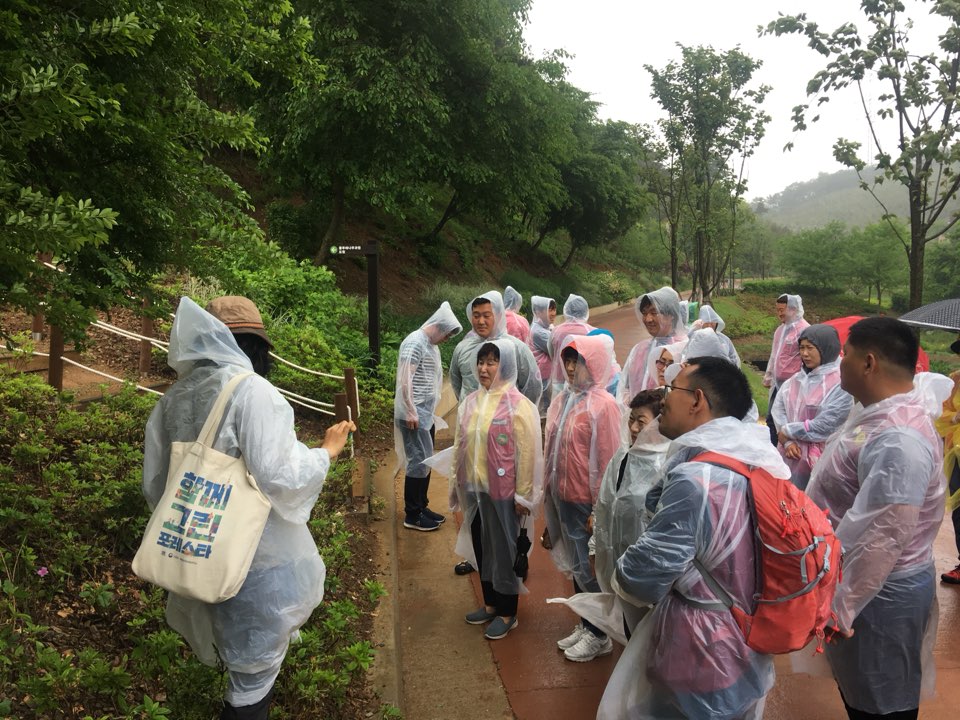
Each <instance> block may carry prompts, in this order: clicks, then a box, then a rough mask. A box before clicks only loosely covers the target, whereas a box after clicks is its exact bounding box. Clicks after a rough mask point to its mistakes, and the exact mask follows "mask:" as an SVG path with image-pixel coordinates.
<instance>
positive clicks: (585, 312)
mask: <svg viewBox="0 0 960 720" xmlns="http://www.w3.org/2000/svg"><path fill="white" fill-rule="evenodd" d="M589 318H590V305H589V304H588V303H587V301H586V300H585V299H584V298H582V297H580V296H579V295H570V297H568V298H567V301H566V302H565V303H564V304H563V322H562V323H560V324H559V325H557V326H556V327H554V328H553V337H552V338H551V340H550V343H551V346H552V348H553V352H552V353H551V356H552V358H553V371H552V373H551V376H550V379H551V381H552V383H551V384H552V386H553V394H554V395H556V394H557V393H559V392H560V390H561V389H562V388H563V385H564V383H565V382H566V381H567V373H566V371H565V370H564V369H563V361H562V360H561V359H560V351H561V350H562V349H563V348H565V347H566V341H567V338H569V337H572V336H574V335H586V334H587V333H589V332H590V331H591V330H593V325H591V324H590V323H588V322H587V320H588V319H589Z"/></svg>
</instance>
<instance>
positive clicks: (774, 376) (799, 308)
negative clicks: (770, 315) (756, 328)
mask: <svg viewBox="0 0 960 720" xmlns="http://www.w3.org/2000/svg"><path fill="white" fill-rule="evenodd" d="M808 327H810V323H808V322H807V321H806V320H804V319H803V299H802V298H801V297H800V296H799V295H787V314H786V317H785V318H784V320H783V322H782V323H781V324H780V325H779V326H778V327H777V329H776V330H774V332H773V345H772V347H771V350H770V359H769V360H768V361H767V371H766V372H765V373H764V375H763V384H764V386H765V387H768V388H775V387H776V388H778V387H780V386H781V385H782V384H783V383H785V382H786V381H787V380H789V379H790V378H792V377H793V376H794V375H795V374H796V373H798V372H799V371H800V333H802V332H803V331H804V330H805V329H806V328H808Z"/></svg>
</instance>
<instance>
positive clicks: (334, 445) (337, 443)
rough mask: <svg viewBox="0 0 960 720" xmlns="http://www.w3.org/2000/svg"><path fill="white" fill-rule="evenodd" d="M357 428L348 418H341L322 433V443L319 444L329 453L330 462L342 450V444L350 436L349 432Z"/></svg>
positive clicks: (344, 443) (343, 444)
mask: <svg viewBox="0 0 960 720" xmlns="http://www.w3.org/2000/svg"><path fill="white" fill-rule="evenodd" d="M356 429H357V426H356V425H354V424H353V423H352V422H350V421H349V420H343V421H342V422H338V423H337V424H336V425H333V426H332V427H328V428H327V431H326V432H325V433H324V434H323V444H322V445H321V446H320V447H322V448H323V449H324V450H326V451H327V453H328V454H329V455H330V462H333V461H334V460H336V458H337V455H339V454H340V452H341V451H342V450H343V448H344V446H345V445H346V444H347V439H348V438H349V437H350V433H352V432H354V431H355V430H356Z"/></svg>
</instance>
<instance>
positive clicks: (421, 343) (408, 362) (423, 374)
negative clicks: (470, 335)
mask: <svg viewBox="0 0 960 720" xmlns="http://www.w3.org/2000/svg"><path fill="white" fill-rule="evenodd" d="M462 329H463V328H462V327H461V326H460V321H459V320H457V316H456V315H454V313H453V310H452V309H451V308H450V303H447V302H445V303H443V304H442V305H441V306H440V307H439V308H438V309H437V311H436V312H435V313H433V315H431V316H430V318H429V319H428V320H427V321H426V322H425V323H424V324H423V325H421V326H420V328H419V329H418V330H414V331H413V332H412V333H410V334H409V335H407V337H406V338H404V340H403V342H402V343H400V351H399V354H398V357H397V389H396V393H395V395H394V406H393V420H394V433H393V434H394V446H395V448H396V452H397V458H398V459H399V462H400V464H401V465H403V466H404V468H405V478H404V482H403V506H404V507H403V509H404V519H403V526H404V527H405V528H410V529H414V530H424V531H428V530H436V529H437V528H439V527H440V523H442V522H443V520H444V517H443V515H441V514H440V513H436V512H433V511H432V510H431V509H430V508H429V507H428V504H429V500H428V499H427V492H428V490H429V489H430V469H429V468H428V467H427V466H426V465H424V464H423V461H424V460H425V459H426V458H428V457H430V456H431V455H433V438H434V430H435V424H434V416H433V411H434V410H435V409H436V407H437V403H439V402H440V393H441V392H442V390H443V366H442V365H441V362H440V348H439V347H438V345H439V344H440V343H442V342H444V341H445V340H447V339H449V338H451V337H453V336H454V335H456V334H458V333H459V332H460V331H461V330H462Z"/></svg>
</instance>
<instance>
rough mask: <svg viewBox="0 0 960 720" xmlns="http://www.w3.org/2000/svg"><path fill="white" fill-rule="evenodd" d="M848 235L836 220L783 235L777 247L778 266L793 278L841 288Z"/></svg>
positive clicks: (832, 287)
mask: <svg viewBox="0 0 960 720" xmlns="http://www.w3.org/2000/svg"><path fill="white" fill-rule="evenodd" d="M849 237H850V235H849V232H848V231H847V228H846V227H845V226H844V225H843V223H840V222H832V223H829V224H827V225H824V226H823V227H819V228H813V229H810V230H801V231H800V232H798V233H796V234H794V235H791V236H787V237H784V238H783V239H782V240H781V245H780V249H779V254H780V263H781V266H782V267H783V270H784V272H785V273H786V274H787V275H788V276H789V277H791V278H792V279H794V280H796V281H797V282H800V283H803V284H806V285H816V286H818V287H821V288H823V289H841V288H843V287H844V286H845V285H846V283H847V273H848V268H849V260H848V258H847V241H848V240H849Z"/></svg>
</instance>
